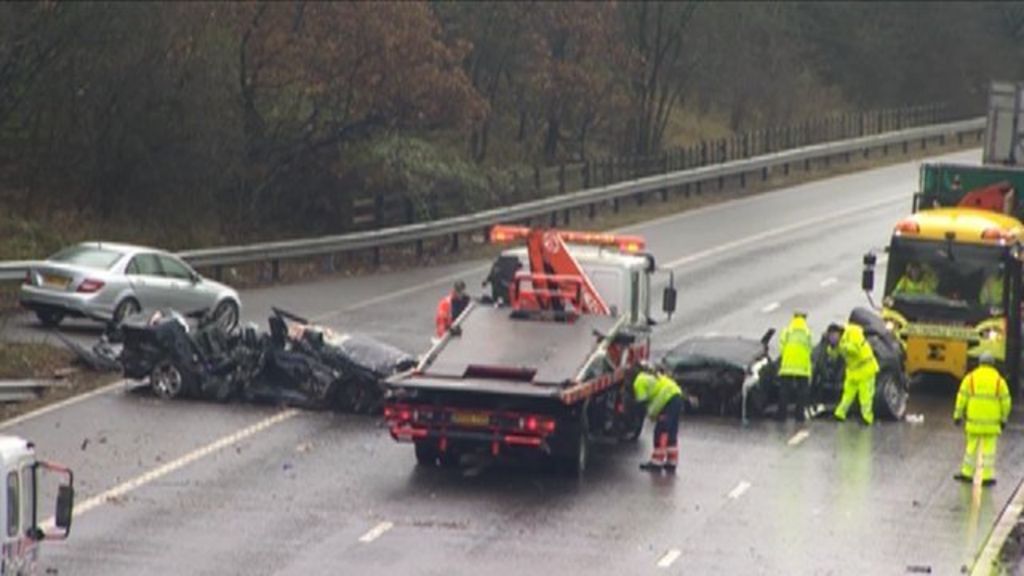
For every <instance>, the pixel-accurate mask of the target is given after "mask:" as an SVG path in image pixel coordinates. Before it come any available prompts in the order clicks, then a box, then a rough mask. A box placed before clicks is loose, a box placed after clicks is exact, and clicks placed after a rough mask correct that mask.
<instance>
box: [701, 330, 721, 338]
mask: <svg viewBox="0 0 1024 576" xmlns="http://www.w3.org/2000/svg"><path fill="white" fill-rule="evenodd" d="M718 335H719V333H718V332H715V331H714V330H712V331H711V332H708V333H707V334H705V335H704V337H705V338H717V337H718Z"/></svg>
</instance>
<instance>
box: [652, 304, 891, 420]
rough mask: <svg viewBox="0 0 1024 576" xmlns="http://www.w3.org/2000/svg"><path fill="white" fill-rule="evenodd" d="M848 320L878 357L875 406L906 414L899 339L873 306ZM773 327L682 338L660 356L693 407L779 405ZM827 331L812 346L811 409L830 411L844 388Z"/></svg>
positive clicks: (745, 412) (764, 408) (738, 412)
mask: <svg viewBox="0 0 1024 576" xmlns="http://www.w3.org/2000/svg"><path fill="white" fill-rule="evenodd" d="M849 321H850V322H852V323H854V324H857V325H859V326H861V327H863V328H864V335H865V337H866V338H867V340H868V343H869V344H870V345H871V348H872V350H873V351H874V353H875V357H876V359H877V360H878V364H879V372H878V375H877V377H876V392H875V412H876V413H877V414H878V415H879V416H882V417H884V418H886V419H890V420H902V419H903V417H904V415H905V414H906V410H907V398H908V397H909V383H908V381H907V378H906V377H905V376H904V372H903V354H902V350H901V348H900V346H899V342H897V341H896V340H895V338H894V337H893V336H892V335H891V333H889V332H888V331H887V330H886V329H885V326H884V324H882V321H881V319H880V318H879V317H878V316H877V315H876V314H874V313H873V312H872V311H871V310H868V309H866V308H855V309H854V310H853V311H852V312H851V314H850V317H849ZM773 334H774V330H769V331H768V332H766V333H765V335H764V336H763V337H762V338H761V339H760V340H755V339H753V338H745V337H739V336H713V337H712V336H702V337H694V338H689V339H687V340H684V341H683V342H682V343H680V344H679V345H678V346H676V347H675V348H673V349H671V350H670V351H669V352H668V353H666V354H665V356H664V357H662V359H661V360H660V362H659V363H660V366H661V368H662V369H663V370H665V371H666V372H667V373H669V374H670V375H671V376H672V377H673V378H674V379H675V380H676V381H677V382H679V384H680V386H682V388H683V390H684V392H685V394H686V399H687V401H686V403H685V408H686V409H687V410H688V411H691V412H699V413H705V414H716V415H730V416H740V417H742V418H744V419H746V418H747V417H757V416H762V415H764V414H766V413H769V412H772V411H773V410H775V407H776V403H777V402H778V396H779V387H778V383H777V382H776V372H777V370H778V359H777V358H774V357H773V356H772V354H771V351H770V349H769V342H770V341H771V338H772V336H773ZM827 345H828V344H827V341H826V339H825V337H824V336H823V337H822V339H821V341H820V342H819V343H818V345H817V346H815V348H814V352H813V356H812V357H813V362H814V371H813V376H812V383H811V390H810V400H811V405H812V410H813V415H821V414H827V413H831V409H832V408H834V407H835V405H836V404H837V403H838V402H839V397H840V395H841V394H842V389H843V375H844V374H843V361H842V358H840V357H833V356H832V355H829V354H828V353H827V352H826V347H827Z"/></svg>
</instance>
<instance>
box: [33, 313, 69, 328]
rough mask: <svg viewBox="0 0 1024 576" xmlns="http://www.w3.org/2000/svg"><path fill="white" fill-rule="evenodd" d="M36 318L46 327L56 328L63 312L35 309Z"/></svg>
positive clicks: (62, 316) (62, 318)
mask: <svg viewBox="0 0 1024 576" xmlns="http://www.w3.org/2000/svg"><path fill="white" fill-rule="evenodd" d="M36 318H38V319H39V322H40V323H41V324H42V325H43V326H46V327H47V328H56V327H57V326H58V325H60V323H61V320H64V313H63V312H59V311H57V310H37V311H36Z"/></svg>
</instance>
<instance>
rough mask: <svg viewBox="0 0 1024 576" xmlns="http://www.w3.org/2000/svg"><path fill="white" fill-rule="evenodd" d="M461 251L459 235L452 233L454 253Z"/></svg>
mask: <svg viewBox="0 0 1024 576" xmlns="http://www.w3.org/2000/svg"><path fill="white" fill-rule="evenodd" d="M458 251H459V233H458V232H452V252H458Z"/></svg>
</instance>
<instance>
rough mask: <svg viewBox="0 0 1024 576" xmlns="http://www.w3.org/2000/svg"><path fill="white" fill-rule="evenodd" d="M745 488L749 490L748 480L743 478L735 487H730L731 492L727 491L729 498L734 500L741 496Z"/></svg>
mask: <svg viewBox="0 0 1024 576" xmlns="http://www.w3.org/2000/svg"><path fill="white" fill-rule="evenodd" d="M747 490H750V482H747V481H746V480H744V481H742V482H740V483H739V484H737V485H736V487H735V488H733V489H732V492H729V498H731V499H733V500H736V499H737V498H739V497H740V496H743V493H744V492H746V491H747Z"/></svg>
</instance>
